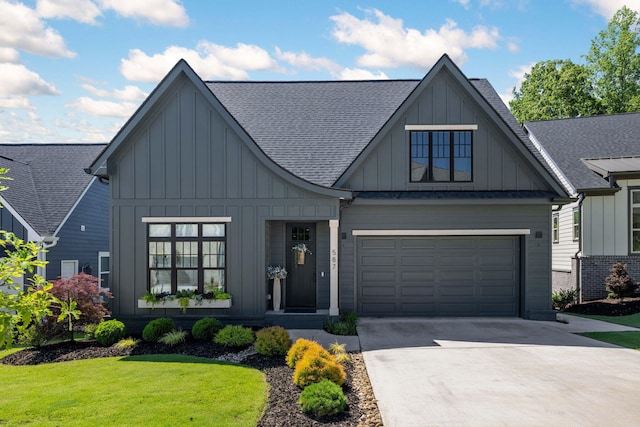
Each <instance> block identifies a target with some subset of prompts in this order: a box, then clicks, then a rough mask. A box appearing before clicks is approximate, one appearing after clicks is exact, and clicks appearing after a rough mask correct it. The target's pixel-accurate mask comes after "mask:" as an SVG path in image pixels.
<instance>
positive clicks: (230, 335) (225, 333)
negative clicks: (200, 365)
mask: <svg viewBox="0 0 640 427" xmlns="http://www.w3.org/2000/svg"><path fill="white" fill-rule="evenodd" d="M254 339H255V338H254V336H253V331H252V330H251V328H245V327H244V326H240V325H228V326H225V327H224V328H222V329H221V330H220V332H218V334H217V335H216V337H215V338H214V340H213V341H214V342H215V343H216V344H220V345H224V346H226V347H248V346H250V345H251V344H253V341H254Z"/></svg>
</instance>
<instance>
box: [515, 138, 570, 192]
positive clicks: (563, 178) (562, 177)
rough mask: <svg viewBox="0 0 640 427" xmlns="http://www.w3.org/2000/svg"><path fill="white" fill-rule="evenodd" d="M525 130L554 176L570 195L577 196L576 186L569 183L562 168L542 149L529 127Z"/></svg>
mask: <svg viewBox="0 0 640 427" xmlns="http://www.w3.org/2000/svg"><path fill="white" fill-rule="evenodd" d="M527 131H528V132H527V133H528V134H529V140H530V141H531V142H532V143H533V146H534V147H536V150H538V151H539V152H540V154H541V155H542V158H543V159H544V161H545V162H547V164H548V165H549V167H550V168H551V170H552V171H553V173H555V174H556V177H558V180H559V181H560V183H561V184H562V186H563V187H564V189H565V190H567V192H568V193H569V195H570V196H571V197H577V196H578V193H577V191H576V188H575V187H574V186H573V185H571V182H570V181H569V178H567V177H566V175H565V174H564V173H562V170H560V167H559V166H558V165H557V164H556V162H554V161H553V158H552V157H551V155H550V154H549V152H548V151H547V150H545V149H544V147H543V146H542V144H540V141H538V139H537V138H536V136H535V135H534V134H533V132H531V131H530V130H529V129H527Z"/></svg>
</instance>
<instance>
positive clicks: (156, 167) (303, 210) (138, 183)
mask: <svg viewBox="0 0 640 427" xmlns="http://www.w3.org/2000/svg"><path fill="white" fill-rule="evenodd" d="M109 168H110V174H111V191H112V193H111V197H112V211H111V214H112V236H111V238H112V245H113V251H112V253H113V256H112V271H113V273H112V277H111V282H112V292H114V294H117V295H118V296H117V297H116V300H115V301H114V302H115V303H114V307H113V308H114V314H115V315H116V316H121V317H122V316H134V315H136V316H140V315H142V316H145V315H152V314H153V315H157V313H158V312H159V311H162V309H158V308H156V309H155V313H152V312H151V311H150V310H149V309H138V308H137V299H138V298H140V297H142V296H143V295H144V294H145V292H146V291H147V269H146V265H147V235H146V233H147V231H146V224H144V223H143V222H142V218H143V217H184V216H195V217H231V222H230V223H228V225H227V237H226V242H227V243H226V245H227V247H226V256H227V265H226V274H227V291H228V292H230V293H231V294H232V295H233V306H232V307H231V308H230V309H224V310H206V309H189V310H187V315H192V316H194V315H197V316H206V315H215V316H218V317H224V316H227V315H230V316H237V317H241V316H242V317H245V318H251V317H255V318H260V317H262V316H264V313H265V311H266V310H267V307H268V300H267V289H268V288H267V287H266V286H263V284H264V283H265V267H266V266H265V259H266V253H267V251H268V248H267V242H268V240H267V237H266V235H267V230H268V229H270V230H271V233H269V235H270V236H274V235H275V234H277V233H276V231H277V228H276V226H275V225H274V224H271V225H269V226H267V221H276V220H277V221H309V222H314V221H326V220H328V219H337V218H338V215H339V202H338V200H337V199H335V198H332V197H325V196H320V195H318V194H314V193H312V192H310V191H308V190H305V189H302V188H300V187H297V186H295V185H292V184H290V183H287V182H286V181H285V180H283V179H282V178H280V177H279V176H277V175H276V174H275V173H273V172H271V170H269V168H268V167H267V166H265V164H264V163H263V162H262V161H260V160H259V159H258V158H257V157H256V156H255V155H254V154H253V152H252V151H251V150H250V149H249V147H248V146H247V144H245V142H244V141H243V140H242V139H241V138H240V137H239V135H237V134H236V133H235V131H234V130H233V129H232V128H231V127H230V126H228V124H227V122H226V121H225V120H224V119H223V118H222V117H221V115H220V114H219V113H218V112H217V111H216V110H215V108H214V107H213V106H212V105H211V103H210V102H208V101H207V100H206V99H205V98H204V97H203V96H202V95H201V93H200V92H199V91H198V90H197V89H196V88H195V87H194V86H193V84H191V83H190V81H189V80H188V79H186V78H181V79H177V81H176V82H175V83H174V85H173V86H172V87H171V88H170V89H169V90H167V92H165V96H164V97H163V99H162V100H161V101H160V102H159V103H158V104H157V108H155V109H154V110H153V113H152V114H150V115H149V116H148V117H146V118H145V119H144V120H143V121H142V122H141V123H140V124H139V125H138V126H137V128H136V129H135V131H134V132H132V134H131V136H130V137H129V138H128V139H127V140H126V141H124V143H123V144H122V146H121V147H120V149H119V150H118V152H116V153H115V156H114V157H113V159H110V160H109ZM272 238H273V237H270V239H272ZM272 243H273V242H272ZM270 250H273V249H270ZM271 255H272V256H276V255H275V254H274V253H272V254H271ZM327 258H328V257H327ZM274 259H275V258H274ZM327 263H328V261H327ZM171 315H176V316H177V315H180V312H179V311H178V310H175V311H174V312H171Z"/></svg>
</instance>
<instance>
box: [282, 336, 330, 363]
mask: <svg viewBox="0 0 640 427" xmlns="http://www.w3.org/2000/svg"><path fill="white" fill-rule="evenodd" d="M311 348H314V349H318V348H320V349H321V348H322V346H321V345H320V344H318V343H317V342H315V341H311V340H306V339H304V338H298V339H297V340H296V342H295V343H294V344H293V345H292V346H291V348H290V349H289V352H288V353H287V358H286V361H287V366H288V367H290V368H291V369H293V368H295V367H296V364H297V363H298V362H299V361H300V359H302V356H304V353H305V352H306V351H307V350H309V349H311Z"/></svg>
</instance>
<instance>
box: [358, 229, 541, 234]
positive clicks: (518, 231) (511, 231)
mask: <svg viewBox="0 0 640 427" xmlns="http://www.w3.org/2000/svg"><path fill="white" fill-rule="evenodd" d="M351 234H352V235H353V236H514V235H517V236H522V235H525V236H526V235H529V234H531V230H530V229H528V228H499V229H482V230H478V229H473V230H352V231H351Z"/></svg>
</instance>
